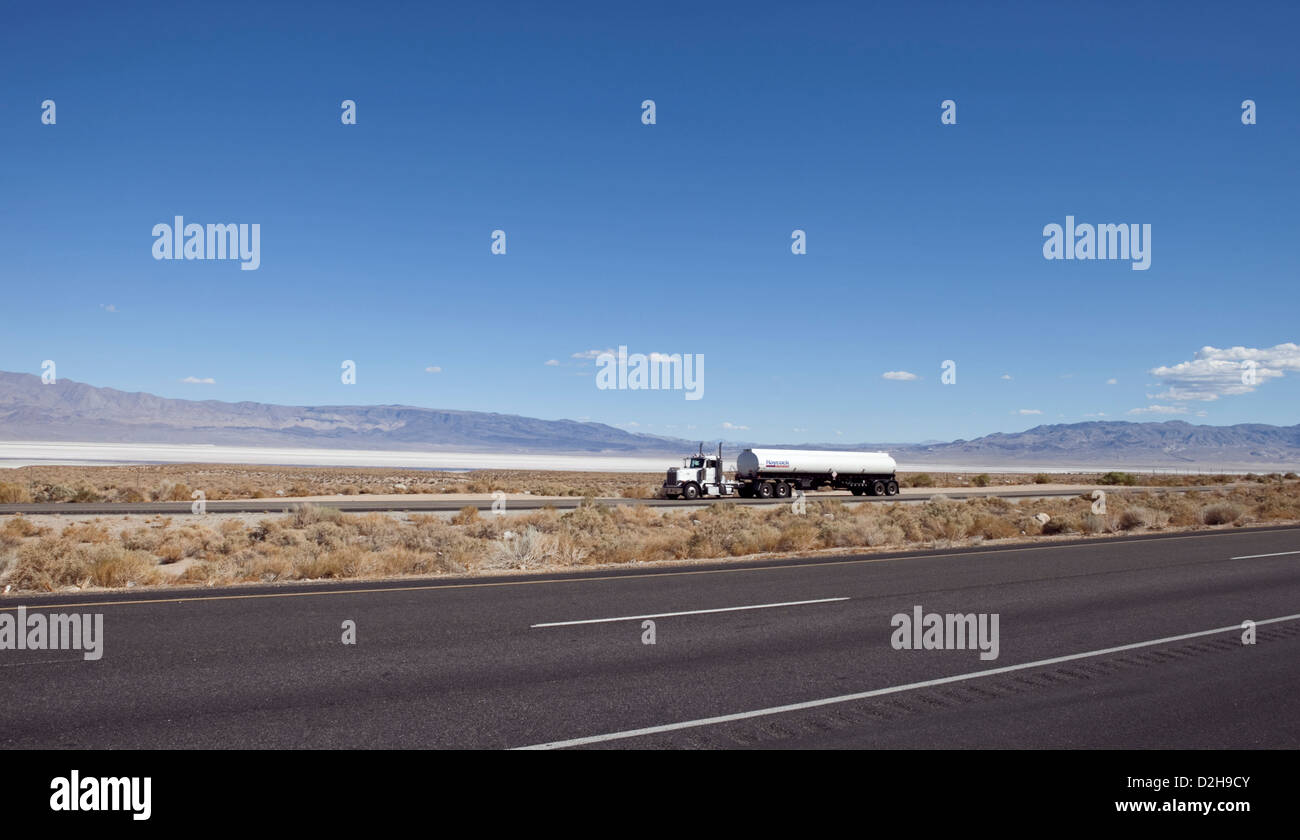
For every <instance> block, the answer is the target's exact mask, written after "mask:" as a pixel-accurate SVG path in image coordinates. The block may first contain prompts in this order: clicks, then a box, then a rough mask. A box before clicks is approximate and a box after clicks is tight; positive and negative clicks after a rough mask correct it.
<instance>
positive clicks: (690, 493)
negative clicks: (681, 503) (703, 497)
mask: <svg viewBox="0 0 1300 840" xmlns="http://www.w3.org/2000/svg"><path fill="white" fill-rule="evenodd" d="M682 496H683V497H685V498H687V499H690V500H695V499H698V498H699V497H700V488H699V485H697V484H688V485H686V486H685V487H683V488H682Z"/></svg>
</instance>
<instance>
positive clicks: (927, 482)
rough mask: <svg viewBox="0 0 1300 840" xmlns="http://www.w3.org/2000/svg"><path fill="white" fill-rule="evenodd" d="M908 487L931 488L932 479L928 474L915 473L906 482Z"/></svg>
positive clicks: (932, 484)
mask: <svg viewBox="0 0 1300 840" xmlns="http://www.w3.org/2000/svg"><path fill="white" fill-rule="evenodd" d="M907 486H908V487H933V486H934V477H933V476H932V475H930V474H929V473H917V474H916V475H914V476H912V477H911V478H910V479H908V481H907Z"/></svg>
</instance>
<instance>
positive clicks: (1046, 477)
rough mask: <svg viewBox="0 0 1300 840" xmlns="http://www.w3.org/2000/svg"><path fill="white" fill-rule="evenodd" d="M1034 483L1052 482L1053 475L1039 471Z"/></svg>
mask: <svg viewBox="0 0 1300 840" xmlns="http://www.w3.org/2000/svg"><path fill="white" fill-rule="evenodd" d="M1034 483H1035V484H1051V483H1052V477H1051V476H1050V475H1047V474H1046V473H1039V474H1038V475H1036V476H1034Z"/></svg>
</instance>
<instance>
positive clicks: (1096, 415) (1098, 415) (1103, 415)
mask: <svg viewBox="0 0 1300 840" xmlns="http://www.w3.org/2000/svg"><path fill="white" fill-rule="evenodd" d="M1083 416H1084V417H1105V416H1106V412H1104V411H1098V412H1097V413H1096V414H1085V415H1083Z"/></svg>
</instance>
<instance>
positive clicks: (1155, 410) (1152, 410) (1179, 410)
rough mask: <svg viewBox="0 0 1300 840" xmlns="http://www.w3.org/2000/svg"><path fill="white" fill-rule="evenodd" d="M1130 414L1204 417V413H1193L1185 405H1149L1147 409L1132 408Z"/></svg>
mask: <svg viewBox="0 0 1300 840" xmlns="http://www.w3.org/2000/svg"><path fill="white" fill-rule="evenodd" d="M1128 413H1129V414H1193V413H1195V415H1196V416H1197V417H1204V416H1205V412H1204V411H1197V412H1192V410H1191V409H1189V408H1188V407H1187V406H1185V405H1149V406H1147V407H1146V408H1130V409H1129V410H1128Z"/></svg>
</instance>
